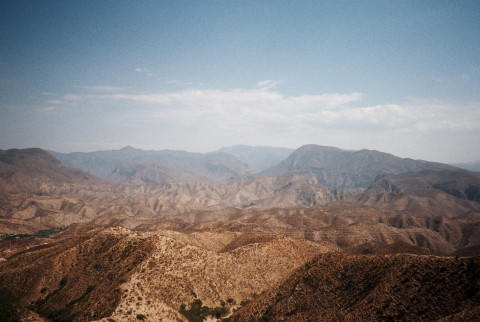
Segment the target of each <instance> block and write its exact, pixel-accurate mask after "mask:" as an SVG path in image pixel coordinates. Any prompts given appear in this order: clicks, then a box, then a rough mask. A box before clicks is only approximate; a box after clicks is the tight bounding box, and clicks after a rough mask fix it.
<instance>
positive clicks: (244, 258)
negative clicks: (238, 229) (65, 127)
mask: <svg viewBox="0 0 480 322" xmlns="http://www.w3.org/2000/svg"><path fill="white" fill-rule="evenodd" d="M45 246H48V245H44V248H37V249H31V250H29V251H27V252H23V253H21V254H18V255H15V256H12V257H10V258H9V259H8V261H4V262H0V284H1V286H3V287H7V288H8V289H10V290H11V291H12V292H13V293H14V294H15V295H17V296H19V297H20V298H21V304H22V305H23V306H28V307H29V308H30V309H31V310H34V311H36V312H37V313H39V314H41V315H43V316H46V317H49V318H51V319H54V320H62V321H64V320H71V319H74V320H75V321H90V320H97V319H100V318H107V317H111V318H113V319H115V320H120V321H135V320H136V317H137V315H138V314H142V315H146V316H147V317H148V319H149V320H150V321H159V320H162V319H166V320H184V318H183V317H182V316H181V315H180V314H179V313H178V310H179V308H180V305H181V304H188V303H191V302H192V301H193V300H194V299H201V300H202V301H203V302H204V303H205V305H208V306H210V307H215V306H220V303H221V301H224V302H226V301H227V300H228V299H231V301H229V303H230V304H229V305H230V306H231V305H235V304H234V303H236V305H235V306H238V304H239V303H240V302H241V301H242V300H247V299H251V298H252V294H253V293H261V292H262V291H265V290H267V289H268V288H270V287H271V286H273V285H275V284H276V283H277V282H278V281H280V280H282V279H284V278H285V277H287V276H288V275H289V274H291V273H292V272H293V270H294V269H296V268H298V267H300V266H301V265H303V264H304V263H305V262H307V261H309V260H310V259H312V258H313V257H314V256H315V255H317V254H319V253H322V252H325V251H328V250H329V249H326V248H324V247H321V246H319V245H316V244H314V243H310V242H307V241H304V240H299V239H295V238H290V237H281V236H263V235H259V234H241V233H232V232H224V233H209V232H201V233H190V234H183V233H176V232H172V231H157V232H152V233H138V232H137V233H134V232H131V231H128V230H126V229H122V228H118V227H113V228H108V229H98V228H97V229H94V230H92V231H88V232H86V233H84V234H82V235H79V236H77V237H75V238H73V239H67V240H63V241H62V240H60V241H58V242H57V243H52V245H51V247H45ZM105 321H111V320H108V319H106V320H105Z"/></svg>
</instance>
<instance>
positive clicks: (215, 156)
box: [51, 147, 250, 184]
mask: <svg viewBox="0 0 480 322" xmlns="http://www.w3.org/2000/svg"><path fill="white" fill-rule="evenodd" d="M51 153H52V154H53V155H54V156H55V157H57V158H58V159H59V160H60V161H61V162H62V163H63V164H65V165H67V166H70V167H74V168H78V169H81V170H83V171H87V172H89V173H92V174H94V175H96V176H98V177H100V178H102V179H106V180H109V181H113V182H116V183H135V184H140V183H165V182H185V181H189V182H192V181H202V182H208V183H225V182H229V181H233V180H238V179H242V178H246V177H248V176H249V175H250V172H249V170H248V167H247V165H246V164H245V163H243V162H241V161H239V160H238V159H237V158H235V157H234V156H233V155H229V154H226V153H208V154H203V153H192V152H186V151H176V150H160V151H153V150H152V151H146V150H140V149H135V148H132V147H125V148H123V149H120V150H111V151H97V152H85V153H79V152H75V153H68V154H64V153H58V152H53V151H52V152H51Z"/></svg>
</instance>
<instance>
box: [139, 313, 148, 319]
mask: <svg viewBox="0 0 480 322" xmlns="http://www.w3.org/2000/svg"><path fill="white" fill-rule="evenodd" d="M146 318H147V317H146V316H145V315H143V314H137V320H145V319H146Z"/></svg>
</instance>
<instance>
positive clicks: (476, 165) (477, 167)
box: [452, 160, 480, 173]
mask: <svg viewBox="0 0 480 322" xmlns="http://www.w3.org/2000/svg"><path fill="white" fill-rule="evenodd" d="M452 165H453V166H454V167H457V168H462V169H465V170H468V171H472V172H477V173H478V172H480V160H477V161H475V162H464V163H453V164H452Z"/></svg>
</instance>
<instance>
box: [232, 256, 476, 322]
mask: <svg viewBox="0 0 480 322" xmlns="http://www.w3.org/2000/svg"><path fill="white" fill-rule="evenodd" d="M479 316H480V257H472V258H457V259H455V258H445V257H434V256H419V255H387V256H378V255H377V256H346V255H339V254H325V255H319V256H318V257H316V258H315V259H314V260H312V261H311V262H309V263H307V264H306V265H305V266H303V267H302V268H300V269H298V270H297V271H296V272H295V273H293V274H292V275H291V276H290V277H289V278H288V279H286V280H285V281H284V282H283V283H282V284H281V285H280V286H278V287H276V288H273V289H272V290H271V291H269V292H267V293H266V294H264V295H262V296H261V297H260V298H258V299H257V300H255V301H253V302H252V303H250V304H249V305H247V306H246V307H245V308H243V309H241V310H240V311H238V312H237V313H235V314H234V315H233V319H232V320H239V321H249V320H252V319H253V320H255V319H256V318H263V320H282V321H317V320H324V321H332V320H341V321H344V320H347V321H378V320H440V319H449V320H454V321H467V320H469V321H472V320H478V319H479Z"/></svg>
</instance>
